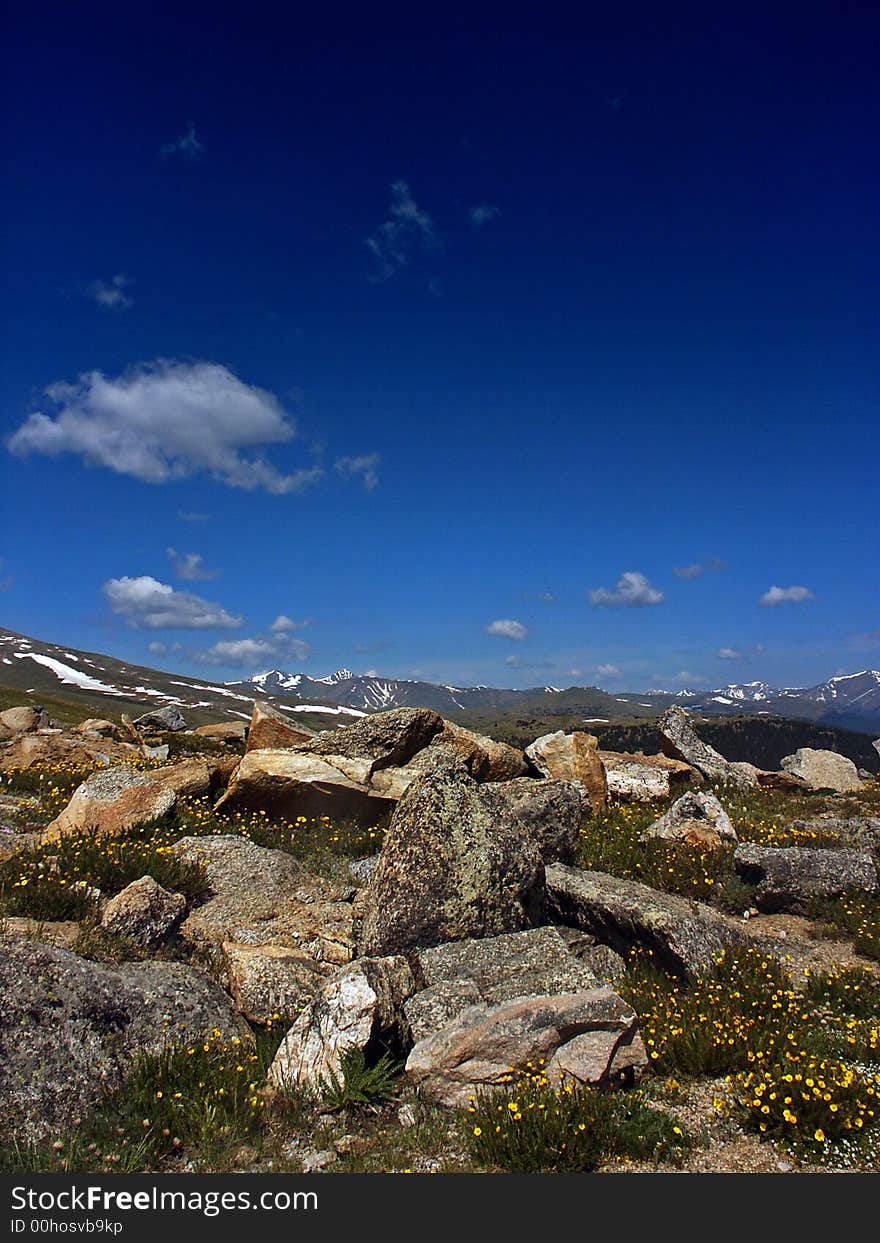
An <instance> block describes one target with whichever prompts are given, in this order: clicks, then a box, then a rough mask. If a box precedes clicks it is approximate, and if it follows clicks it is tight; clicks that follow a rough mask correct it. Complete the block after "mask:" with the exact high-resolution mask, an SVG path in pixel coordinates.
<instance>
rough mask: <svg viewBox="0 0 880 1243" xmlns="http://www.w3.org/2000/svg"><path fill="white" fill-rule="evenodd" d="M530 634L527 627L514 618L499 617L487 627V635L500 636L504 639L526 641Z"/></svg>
mask: <svg viewBox="0 0 880 1243" xmlns="http://www.w3.org/2000/svg"><path fill="white" fill-rule="evenodd" d="M528 633H529V632H528V629H527V627H526V626H524V625H523V624H522V622H518V621H514V619H513V618H512V617H499V618H498V620H497V621H493V622H489V625H488V626H487V627H486V634H494V635H499V636H500V637H501V638H502V639H524V638H525V637H526V635H527V634H528Z"/></svg>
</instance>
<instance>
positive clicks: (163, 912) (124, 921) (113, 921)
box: [101, 876, 186, 949]
mask: <svg viewBox="0 0 880 1243" xmlns="http://www.w3.org/2000/svg"><path fill="white" fill-rule="evenodd" d="M185 911H186V899H185V898H184V896H183V895H182V894H180V893H170V892H169V891H168V890H167V889H163V888H162V886H161V885H160V884H158V883H157V882H156V881H155V880H153V878H152V876H142V877H141V879H140V880H136V881H132V883H131V884H130V885H127V886H126V887H125V889H123V890H122V892H121V893H118V894H116V896H115V897H114V898H111V899H110V901H109V902H108V903H107V905H106V906H105V907H104V910H103V911H102V913H101V926H102V928H105V929H106V930H107V931H108V932H113V933H116V934H117V935H119V936H124V937H127V938H128V940H129V941H133V942H134V943H135V945H140V946H141V947H142V948H143V949H156V948H157V947H158V946H160V945H161V944H162V942H163V941H164V940H166V938H167V937H169V936H170V935H171V933H172V932H173V931H174V930H175V928H177V927H178V925H179V924H180V921H181V920H182V919H183V916H184V913H185Z"/></svg>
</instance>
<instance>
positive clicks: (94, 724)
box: [76, 716, 117, 738]
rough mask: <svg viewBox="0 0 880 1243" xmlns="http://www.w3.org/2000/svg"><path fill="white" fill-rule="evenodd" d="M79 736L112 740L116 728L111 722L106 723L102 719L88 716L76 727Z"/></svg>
mask: <svg viewBox="0 0 880 1243" xmlns="http://www.w3.org/2000/svg"><path fill="white" fill-rule="evenodd" d="M76 730H77V733H79V734H97V735H98V736H99V737H101V738H103V737H107V738H112V737H113V736H114V735H115V734H116V732H117V729H116V726H115V725H114V724H113V722H112V721H106V720H104V718H103V717H95V716H90V717H89V718H88V719H87V720H85V721H80V723H79V725H77V727H76Z"/></svg>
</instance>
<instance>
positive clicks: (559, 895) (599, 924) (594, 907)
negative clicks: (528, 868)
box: [547, 864, 746, 977]
mask: <svg viewBox="0 0 880 1243" xmlns="http://www.w3.org/2000/svg"><path fill="white" fill-rule="evenodd" d="M547 897H548V904H549V909H550V913H551V914H552V915H553V917H554V918H555V919H557V920H558V921H559V922H560V923H562V924H567V925H569V926H571V927H575V928H581V929H583V930H584V931H585V932H589V933H592V935H593V936H595V937H597V938H598V940H600V941H601V942H602V943H603V944H606V945H610V946H611V947H612V949H614V950H617V951H618V952H619V953H621V954H626V953H627V952H628V950H629V949H631V948H632V947H633V946H634V945H644V946H645V947H646V948H647V949H649V950H651V951H653V952H654V953H655V954H656V955H657V957H658V958H659V959H660V961H661V962H662V963H663V964H664V965H665V966H666V967H667V968H668V969H669V970H671V971H674V972H677V973H679V974H682V975H687V976H691V977H697V976H699V975H701V974H702V973H703V972H704V971H705V970H706V969H707V968H708V967H711V965H712V963H713V962H714V960H715V959H716V958H717V956H718V954H719V953H720V952H721V951H722V950H724V949H726V948H728V947H730V946H734V945H742V944H744V943H745V940H746V938H745V934H744V933H743V931H742V928H741V926H740V925H739V924H738V923H737V922H736V920H734V919H732V918H730V917H728V916H726V915H722V914H721V913H720V912H718V911H716V910H714V909H713V908H712V907H711V906H707V905H706V904H705V903H703V902H693V901H690V900H689V899H687V898H680V897H678V895H676V894H671V893H661V892H660V891H659V890H657V889H651V888H650V887H649V886H648V885H642V884H640V883H639V882H638V881H633V880H622V879H621V878H620V877H617V876H609V875H607V874H606V873H604V872H588V871H584V870H583V869H582V868H571V867H565V866H564V865H562V864H553V865H551V866H550V867H549V868H548V869H547Z"/></svg>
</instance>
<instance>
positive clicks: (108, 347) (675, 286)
mask: <svg viewBox="0 0 880 1243" xmlns="http://www.w3.org/2000/svg"><path fill="white" fill-rule="evenodd" d="M717 7H718V6H711V5H709V6H707V5H705V4H700V5H698V6H694V7H690V6H684V5H667V6H657V5H656V4H644V5H624V4H615V5H613V6H612V5H604V4H603V5H584V6H578V7H577V10H576V12H573V11H572V10H573V9H574V6H571V8H570V7H569V6H567V5H557V4H553V3H549V4H541V5H538V4H535V5H528V6H511V5H504V6H497V7H494V6H489V5H479V4H477V5H469V6H467V10H466V11H465V9H464V6H462V8H461V11H460V12H459V13H458V14H455V13H453V14H449V13H446V12H444V11H443V9H442V8H441V9H437V8H436V7H433V8H431V7H428V8H425V7H424V6H421V7H420V9H418V6H411V5H410V6H407V7H401V8H400V9H397V8H396V7H395V6H379V7H378V8H374V7H369V8H368V7H366V6H363V5H357V6H354V5H351V6H349V5H337V6H332V7H327V6H325V7H324V11H322V12H321V13H318V12H317V10H318V8H319V6H315V5H304V4H299V3H293V4H289V5H284V6H282V5H277V6H276V5H269V4H263V5H260V4H248V5H245V4H238V5H226V6H223V5H218V4H211V5H199V4H187V3H175V4H170V3H169V4H144V5H139V6H119V5H113V6H111V5H103V4H90V3H87V2H86V3H83V4H78V5H76V6H72V5H69V4H64V5H62V4H55V3H49V4H43V5H40V6H17V11H16V12H15V14H14V15H13V17H12V18H11V19H10V21H9V24H8V28H7V36H6V39H5V45H6V51H5V60H6V62H7V69H8V78H7V84H6V88H5V89H6V91H7V97H6V100H5V104H6V107H5V109H4V114H5V117H6V122H5V133H4V142H3V153H4V158H5V163H6V168H5V170H4V171H5V177H4V185H5V186H6V189H5V191H4V196H3V203H2V214H3V233H4V237H5V239H6V245H5V252H4V269H5V272H6V276H7V280H6V291H7V294H8V298H7V300H6V307H5V312H4V357H3V362H4V367H3V379H2V388H0V436H2V442H3V444H2V448H0V455H2V456H0V463H2V464H0V471H2V485H3V497H2V502H0V504H2V509H3V514H2V528H0V560H2V565H0V585H2V587H3V588H4V590H3V594H2V597H0V608H2V619H3V623H4V624H5V625H7V626H9V627H10V628H12V629H15V630H19V631H23V632H26V633H29V634H32V635H36V636H38V637H41V638H45V639H50V640H54V641H56V642H61V643H64V644H68V645H71V646H77V647H82V648H89V649H92V650H99V651H106V652H109V653H111V654H113V655H117V656H120V657H123V658H126V659H131V660H136V661H139V662H140V663H148V664H153V665H156V666H158V667H161V668H170V669H175V670H179V671H185V672H197V671H198V672H202V673H204V675H205V676H210V677H214V678H224V679H229V678H233V677H236V676H240V675H241V673H242V672H250V671H253V670H255V669H258V668H266V667H272V666H273V665H280V666H282V667H286V668H303V669H305V670H307V671H308V672H310V673H312V674H313V675H318V674H323V673H325V672H327V671H328V670H330V669H332V668H335V667H337V666H338V665H342V664H344V665H348V666H350V667H352V668H354V669H355V670H357V671H361V672H363V671H367V670H369V669H376V670H378V671H380V672H383V673H387V674H390V675H396V676H421V677H430V678H431V679H433V680H439V681H448V682H452V683H466V684H470V683H473V682H477V681H479V682H484V683H489V684H495V685H521V686H522V685H534V684H541V683H545V682H546V683H551V684H554V685H569V684H571V683H572V682H578V683H588V682H595V683H598V684H600V685H605V686H607V687H609V688H612V689H613V688H614V687H621V688H627V689H637V688H639V687H649V686H661V685H662V686H667V685H668V686H672V687H675V686H681V685H683V684H685V683H687V684H689V685H694V686H697V687H699V686H710V685H721V684H723V683H725V682H728V681H744V680H751V679H754V678H763V679H765V680H767V681H770V682H774V683H777V684H778V683H783V684H805V683H811V682H816V681H819V680H821V679H823V678H825V677H827V676H829V675H830V674H832V673H834V672H837V671H852V670H854V669H861V668H864V667H866V666H871V665H873V666H875V667H876V666H877V664H878V662H880V629H878V628H880V610H878V587H877V566H878V547H877V528H878V521H877V519H878V504H877V494H878V493H877V471H878V452H877V451H878V447H880V437H878V432H877V409H878V384H877V376H878V348H877V347H878V340H877V313H876V308H877V292H878V264H877V254H878V248H877V205H878V204H877V189H878V177H877V159H876V156H877V142H878V124H877V122H878V107H877V96H878V90H877V64H878V53H880V47H878V43H880V39H878V34H880V18H878V15H877V12H876V8H875V6H871V5H868V4H862V5H847V4H842V5H840V4H839V5H836V6H834V7H833V8H832V7H831V6H822V7H821V8H820V7H818V6H816V7H813V8H812V9H811V7H810V6H804V5H797V6H795V5H784V4H783V5H770V6H761V8H759V7H758V6H754V8H753V9H752V8H749V7H743V6H736V11H734V10H733V7H732V6H724V11H723V12H717V13H716V12H714V10H715V9H716V8H717ZM767 8H769V9H770V10H771V11H770V12H769V13H768V12H767V11H762V10H766V9H767ZM178 10H183V13H181V12H180V11H178ZM60 385H65V386H66V387H59V386H60ZM47 388H48V389H50V392H48V393H47V391H46V390H47ZM38 416H41V417H38ZM294 426H295V435H294V434H293V431H294ZM298 472H301V473H298ZM169 549H171V550H174V552H173V554H170V553H169V551H168V550H169ZM676 569H678V570H679V571H684V575H682V574H676V573H675V570H676ZM209 573H210V574H211V577H207V575H208V574H209ZM624 575H630V576H634V577H630V578H629V579H624V578H623V576H624ZM774 588H775V589H776V590H775V591H774V590H773V589H774ZM591 593H592V594H591ZM548 597H552V599H551V598H548ZM762 600H763V601H764V602H763V603H762ZM279 617H281V621H280V622H279V623H278V624H277V625H276V628H275V629H274V630H273V629H272V628H271V627H272V624H273V622H276V619H278V618H279ZM285 619H286V621H285ZM287 623H295V624H296V625H295V626H294V625H290V624H287ZM305 623H308V624H305ZM493 623H500V624H497V625H495V626H493ZM492 631H494V633H492ZM247 641H250V642H247ZM218 644H220V645H221V646H217V645H218ZM163 649H164V650H163ZM206 662H207V663H206Z"/></svg>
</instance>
